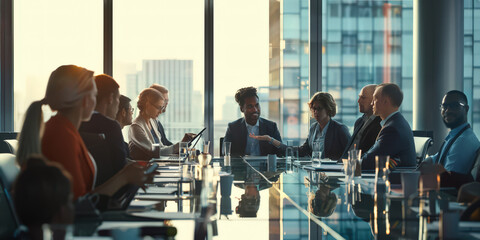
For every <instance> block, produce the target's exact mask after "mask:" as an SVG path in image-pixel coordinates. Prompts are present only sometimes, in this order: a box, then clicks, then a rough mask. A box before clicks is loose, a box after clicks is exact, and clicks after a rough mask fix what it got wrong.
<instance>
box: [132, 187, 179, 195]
mask: <svg viewBox="0 0 480 240" xmlns="http://www.w3.org/2000/svg"><path fill="white" fill-rule="evenodd" d="M145 191H146V192H144V191H143V189H138V193H139V194H173V193H174V192H176V191H177V188H176V187H149V188H147V189H146V190H145Z"/></svg>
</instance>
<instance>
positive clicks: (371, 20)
mask: <svg viewBox="0 0 480 240" xmlns="http://www.w3.org/2000/svg"><path fill="white" fill-rule="evenodd" d="M412 7H413V1H412V0H398V1H384V0H372V1H356V0H351V1H344V0H342V1H341V0H324V1H323V12H322V17H323V19H322V20H323V26H322V27H323V28H322V38H323V39H322V41H323V48H324V53H323V61H322V63H323V65H322V68H323V69H322V90H323V91H327V92H329V93H331V94H332V95H333V97H334V98H335V100H336V102H337V108H338V111H337V116H335V118H336V119H337V120H339V121H341V122H343V123H344V124H346V125H347V126H348V127H349V128H350V129H351V130H352V131H353V124H354V122H355V120H356V119H357V118H358V117H359V116H360V115H361V113H359V111H358V104H357V99H358V93H359V92H360V90H361V88H362V87H363V86H365V85H368V84H379V83H382V82H392V83H396V84H398V85H399V86H400V88H401V89H402V91H403V93H404V100H403V103H402V106H401V109H400V110H401V112H402V114H403V115H404V116H405V118H406V119H407V121H408V122H409V123H410V124H412V106H413V102H412V84H413V81H412V74H413V73H412V62H413V55H412V52H413V39H412V33H413V11H412Z"/></svg>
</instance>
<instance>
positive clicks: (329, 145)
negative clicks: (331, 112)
mask: <svg viewBox="0 0 480 240" xmlns="http://www.w3.org/2000/svg"><path fill="white" fill-rule="evenodd" d="M334 124H335V123H333V120H332V119H330V124H328V128H327V129H325V130H327V132H326V133H325V141H324V142H323V153H322V158H325V157H326V156H327V151H328V153H330V149H331V148H332V144H333V143H332V141H327V139H330V140H332V139H334V137H333V132H335V131H334V129H333V128H334V126H333V125H334Z"/></svg>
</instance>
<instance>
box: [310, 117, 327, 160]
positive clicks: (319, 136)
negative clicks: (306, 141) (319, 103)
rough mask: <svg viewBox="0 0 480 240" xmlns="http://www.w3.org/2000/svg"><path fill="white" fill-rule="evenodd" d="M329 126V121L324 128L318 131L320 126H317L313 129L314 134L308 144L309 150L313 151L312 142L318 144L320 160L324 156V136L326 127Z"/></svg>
mask: <svg viewBox="0 0 480 240" xmlns="http://www.w3.org/2000/svg"><path fill="white" fill-rule="evenodd" d="M329 125H330V120H329V121H328V123H327V124H326V125H325V127H324V128H323V129H322V130H320V124H317V128H316V129H315V132H314V133H313V137H312V140H311V142H310V148H311V149H312V151H313V142H320V152H322V156H321V157H322V158H323V157H324V155H325V151H324V149H325V135H326V134H327V129H328V126H329Z"/></svg>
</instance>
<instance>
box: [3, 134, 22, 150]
mask: <svg viewBox="0 0 480 240" xmlns="http://www.w3.org/2000/svg"><path fill="white" fill-rule="evenodd" d="M17 135H18V133H16V132H0V153H11V150H10V147H9V146H8V144H7V143H6V142H5V141H3V140H5V139H16V138H17Z"/></svg>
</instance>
